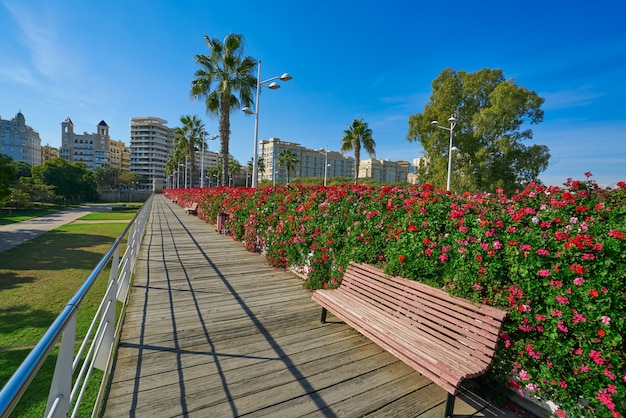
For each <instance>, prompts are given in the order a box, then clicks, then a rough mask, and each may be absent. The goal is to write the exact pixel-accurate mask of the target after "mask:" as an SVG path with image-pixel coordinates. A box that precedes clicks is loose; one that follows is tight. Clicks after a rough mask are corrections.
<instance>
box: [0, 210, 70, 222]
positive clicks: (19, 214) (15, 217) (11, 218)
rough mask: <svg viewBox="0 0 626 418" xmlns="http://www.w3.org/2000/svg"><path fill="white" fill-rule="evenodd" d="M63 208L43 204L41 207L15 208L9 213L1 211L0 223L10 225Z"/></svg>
mask: <svg viewBox="0 0 626 418" xmlns="http://www.w3.org/2000/svg"><path fill="white" fill-rule="evenodd" d="M62 210H63V208H59V207H57V206H44V207H42V208H28V209H15V210H12V211H11V213H10V214H9V212H6V211H4V210H3V211H2V213H1V214H0V225H10V224H14V223H18V222H22V221H27V220H29V219H33V218H37V217H39V216H44V215H49V214H51V213H56V212H60V211H62Z"/></svg>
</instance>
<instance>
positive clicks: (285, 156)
mask: <svg viewBox="0 0 626 418" xmlns="http://www.w3.org/2000/svg"><path fill="white" fill-rule="evenodd" d="M299 162H300V160H298V157H296V154H294V153H293V151H291V150H290V149H286V150H283V151H281V153H280V155H279V156H278V165H279V166H283V167H285V170H286V171H287V184H289V172H290V171H291V170H293V169H294V168H296V164H298V163H299Z"/></svg>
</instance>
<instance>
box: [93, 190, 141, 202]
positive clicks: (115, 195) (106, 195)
mask: <svg viewBox="0 0 626 418" xmlns="http://www.w3.org/2000/svg"><path fill="white" fill-rule="evenodd" d="M151 194H152V190H98V201H100V202H145V201H146V200H147V199H148V198H149V197H150V195H151Z"/></svg>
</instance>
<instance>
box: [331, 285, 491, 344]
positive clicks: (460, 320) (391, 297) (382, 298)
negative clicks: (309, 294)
mask: <svg viewBox="0 0 626 418" xmlns="http://www.w3.org/2000/svg"><path fill="white" fill-rule="evenodd" d="M354 289H355V288H354V287H353V288H352V291H354ZM339 290H340V291H341V288H340V289H339ZM362 291H363V292H365V293H362V294H361V295H362V297H363V298H368V299H370V300H371V302H372V303H373V304H375V305H376V306H378V307H379V308H380V309H383V310H389V311H396V312H397V317H398V319H399V320H408V321H411V322H415V325H416V326H418V327H424V326H426V324H428V323H432V324H433V326H436V327H437V332H439V333H443V334H444V335H451V336H454V337H455V338H456V337H457V336H458V335H465V336H469V335H471V336H472V338H471V339H469V338H468V339H466V341H465V344H468V345H473V346H475V347H476V349H484V350H487V351H491V350H494V349H495V348H496V346H497V339H498V331H499V328H495V327H491V326H490V325H489V324H485V323H484V322H483V321H477V319H476V318H473V317H472V318H468V317H463V316H462V315H461V316H460V314H457V315H452V312H451V309H454V308H455V307H454V306H450V305H447V306H446V305H443V306H440V305H431V304H429V303H427V302H425V301H416V300H410V299H408V298H407V296H406V292H404V291H402V293H399V292H392V291H391V289H379V288H378V286H377V284H369V285H367V287H364V289H362ZM385 292H387V293H385ZM403 299H406V300H403ZM429 305H430V306H429ZM424 319H426V320H428V321H430V322H428V321H424ZM437 324H439V325H437ZM485 327H488V328H487V329H485ZM481 347H484V348H481Z"/></svg>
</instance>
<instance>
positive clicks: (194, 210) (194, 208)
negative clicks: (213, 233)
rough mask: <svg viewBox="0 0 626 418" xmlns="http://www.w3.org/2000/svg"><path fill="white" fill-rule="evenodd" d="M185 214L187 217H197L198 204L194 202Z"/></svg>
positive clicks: (186, 208) (186, 209)
mask: <svg viewBox="0 0 626 418" xmlns="http://www.w3.org/2000/svg"><path fill="white" fill-rule="evenodd" d="M185 212H187V215H197V214H198V204H197V203H196V202H193V203H192V204H191V206H187V207H185Z"/></svg>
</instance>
